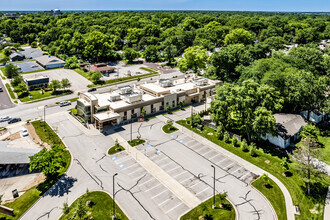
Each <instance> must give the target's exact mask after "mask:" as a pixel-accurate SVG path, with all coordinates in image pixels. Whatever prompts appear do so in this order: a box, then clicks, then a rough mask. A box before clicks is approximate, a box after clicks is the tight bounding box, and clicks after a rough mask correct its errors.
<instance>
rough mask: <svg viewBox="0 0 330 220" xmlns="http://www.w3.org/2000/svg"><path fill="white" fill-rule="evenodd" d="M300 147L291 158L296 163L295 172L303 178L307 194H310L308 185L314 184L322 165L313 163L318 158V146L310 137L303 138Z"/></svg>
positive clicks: (316, 162)
mask: <svg viewBox="0 0 330 220" xmlns="http://www.w3.org/2000/svg"><path fill="white" fill-rule="evenodd" d="M301 143H302V145H301V146H300V147H298V148H297V149H296V150H295V151H294V154H293V158H294V159H295V160H296V161H297V162H298V166H297V170H298V172H299V173H300V174H301V175H302V176H303V178H304V181H305V182H306V183H307V194H308V195H310V194H311V187H310V184H311V183H313V182H314V178H315V177H318V176H319V175H320V172H321V171H320V170H319V169H320V168H322V165H321V164H320V163H319V162H318V161H315V158H318V156H319V149H318V144H317V142H316V141H315V140H313V139H311V138H310V137H306V138H303V139H302V141H301Z"/></svg>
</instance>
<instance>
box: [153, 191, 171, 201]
mask: <svg viewBox="0 0 330 220" xmlns="http://www.w3.org/2000/svg"><path fill="white" fill-rule="evenodd" d="M164 192H168V190H166V189H165V190H164V191H163V192H160V193H158V194H157V195H154V196H153V197H151V198H152V199H154V198H156V197H157V196H159V195H161V194H163V193H164Z"/></svg>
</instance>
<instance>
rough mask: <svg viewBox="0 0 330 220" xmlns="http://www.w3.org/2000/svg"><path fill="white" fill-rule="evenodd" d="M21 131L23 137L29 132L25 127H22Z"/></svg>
mask: <svg viewBox="0 0 330 220" xmlns="http://www.w3.org/2000/svg"><path fill="white" fill-rule="evenodd" d="M21 133H22V136H23V137H25V136H28V135H29V132H28V131H27V130H26V129H23V130H22V131H21Z"/></svg>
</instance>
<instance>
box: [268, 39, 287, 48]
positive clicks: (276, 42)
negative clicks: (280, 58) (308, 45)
mask: <svg viewBox="0 0 330 220" xmlns="http://www.w3.org/2000/svg"><path fill="white" fill-rule="evenodd" d="M264 42H265V43H266V44H268V45H269V47H270V49H274V50H282V49H284V48H285V46H284V45H285V44H286V43H287V42H286V41H285V40H284V38H283V37H279V36H277V37H270V38H267V39H266V40H265V41H264Z"/></svg>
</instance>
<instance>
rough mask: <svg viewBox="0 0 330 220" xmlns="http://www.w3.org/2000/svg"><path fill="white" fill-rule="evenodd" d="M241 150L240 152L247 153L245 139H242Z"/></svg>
mask: <svg viewBox="0 0 330 220" xmlns="http://www.w3.org/2000/svg"><path fill="white" fill-rule="evenodd" d="M241 148H242V151H243V152H247V151H249V148H248V144H247V143H246V140H245V139H243V141H242V143H241Z"/></svg>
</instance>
